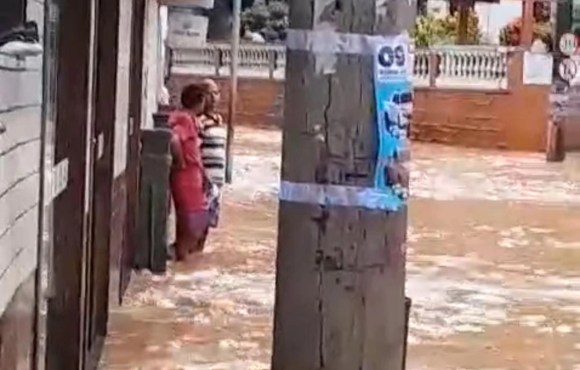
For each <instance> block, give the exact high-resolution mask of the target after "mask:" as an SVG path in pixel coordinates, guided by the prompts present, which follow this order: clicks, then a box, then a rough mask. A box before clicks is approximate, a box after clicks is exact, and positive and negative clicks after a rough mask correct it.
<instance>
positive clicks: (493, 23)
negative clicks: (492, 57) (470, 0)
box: [475, 0, 522, 44]
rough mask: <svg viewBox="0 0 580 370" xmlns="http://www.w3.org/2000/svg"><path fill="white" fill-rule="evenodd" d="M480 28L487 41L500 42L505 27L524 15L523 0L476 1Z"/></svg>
mask: <svg viewBox="0 0 580 370" xmlns="http://www.w3.org/2000/svg"><path fill="white" fill-rule="evenodd" d="M475 11H476V12H477V15H478V16H479V24H480V29H481V31H482V33H483V35H484V37H485V41H486V42H488V43H491V44H499V33H500V31H501V29H502V28H503V27H505V26H506V25H507V24H508V23H510V22H511V21H513V20H514V19H515V18H518V17H520V16H521V15H522V1H521V0H501V1H500V3H499V4H487V3H476V4H475Z"/></svg>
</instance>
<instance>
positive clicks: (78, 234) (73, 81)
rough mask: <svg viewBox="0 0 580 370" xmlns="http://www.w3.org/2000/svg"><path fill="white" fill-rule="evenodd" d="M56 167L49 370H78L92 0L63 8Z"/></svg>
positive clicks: (65, 2)
mask: <svg viewBox="0 0 580 370" xmlns="http://www.w3.org/2000/svg"><path fill="white" fill-rule="evenodd" d="M58 5H59V9H58V11H59V22H58V26H57V32H56V34H57V39H58V45H59V47H58V54H57V56H56V58H55V59H56V68H57V71H58V78H57V80H56V99H55V100H56V120H55V129H54V135H55V140H54V164H55V166H57V167H58V168H64V169H66V170H64V171H62V172H63V173H64V174H65V176H64V177H65V179H64V180H66V186H65V188H64V190H63V191H62V192H61V193H60V194H58V195H57V196H56V198H55V199H54V202H53V214H54V217H53V235H54V239H53V249H52V255H51V256H50V258H51V261H52V263H51V264H50V274H49V275H50V289H49V292H48V295H49V297H48V302H47V306H48V312H47V323H46V326H47V333H46V335H47V339H46V368H47V369H48V370H69V369H70V370H77V369H79V368H82V367H83V366H84V363H85V348H86V347H87V346H86V343H85V341H86V336H85V335H84V333H85V330H84V328H85V327H86V320H85V317H86V312H87V307H86V306H87V305H86V297H87V284H86V276H87V274H86V270H87V263H88V261H89V260H90V257H88V255H89V254H88V253H87V246H88V245H89V244H88V241H89V240H90V233H88V230H89V229H90V227H89V225H91V213H92V212H91V209H90V203H91V202H88V201H87V200H89V199H90V198H89V197H88V196H87V195H88V194H90V192H91V189H92V185H91V180H92V178H93V177H92V164H91V163H92V162H91V156H92V151H93V145H91V140H92V137H93V132H92V127H91V122H92V121H93V119H92V113H91V112H93V110H94V108H93V106H92V105H93V104H92V101H93V89H92V87H91V86H92V82H93V81H94V75H93V65H94V64H93V63H92V60H93V58H94V52H93V48H94V38H95V32H94V28H95V10H96V9H95V5H94V1H93V0H62V1H60V2H59V4H58Z"/></svg>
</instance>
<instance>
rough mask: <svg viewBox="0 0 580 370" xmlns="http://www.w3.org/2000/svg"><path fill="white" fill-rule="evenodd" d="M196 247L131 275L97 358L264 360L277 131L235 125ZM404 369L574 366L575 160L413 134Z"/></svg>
mask: <svg viewBox="0 0 580 370" xmlns="http://www.w3.org/2000/svg"><path fill="white" fill-rule="evenodd" d="M236 140H237V143H236V145H237V147H236V157H235V163H234V166H235V167H234V181H235V183H234V184H233V185H232V186H231V187H230V188H228V189H227V190H226V193H225V199H224V202H225V204H224V206H223V216H222V220H221V222H222V224H221V225H222V226H221V228H220V229H218V230H217V231H216V232H214V233H213V234H212V235H211V238H210V240H209V245H208V249H207V252H206V253H205V255H204V256H203V257H202V258H201V259H199V260H197V261H192V262H190V263H188V264H187V265H175V266H173V265H172V266H171V268H170V272H169V273H168V274H167V275H166V276H152V275H150V274H148V273H139V274H136V275H135V276H134V278H133V280H132V284H131V286H130V289H129V291H128V293H127V298H126V301H125V304H124V306H123V307H121V308H118V309H115V310H113V312H112V313H111V317H110V321H111V322H110V335H109V338H108V342H107V346H106V349H105V353H104V356H103V363H102V366H101V368H102V369H111V370H112V369H160V370H161V369H167V370H177V369H195V370H204V369H207V370H210V369H212V370H221V369H224V370H226V369H227V370H229V369H232V370H238V369H239V370H254V369H255V370H262V369H269V362H270V349H271V330H272V328H271V326H272V315H273V303H274V275H275V271H274V260H275V246H276V240H275V239H276V228H277V221H276V217H277V195H276V193H277V187H278V172H279V168H280V155H279V145H280V133H279V132H277V131H265V130H253V129H240V131H239V132H238V133H237V138H236ZM413 149H414V159H413V162H412V168H411V169H412V195H413V197H412V199H411V201H410V227H409V244H408V260H407V273H408V279H407V295H408V296H410V297H411V298H412V299H413V308H412V313H411V328H410V335H409V343H410V348H409V355H408V361H407V362H408V364H407V367H408V369H409V370H423V369H425V370H451V369H458V370H459V369H466V370H467V369H469V370H500V369H505V370H528V369H529V370H558V369H561V370H580V273H579V272H578V266H580V226H579V225H580V221H579V220H580V186H579V184H580V160H578V159H577V158H571V159H570V160H569V161H567V162H565V163H563V164H547V163H546V162H545V160H544V157H543V156H542V155H536V154H514V153H507V154H501V153H496V152H485V151H477V150H466V149H458V148H448V147H442V146H435V145H424V144H419V145H415V146H414V148H413Z"/></svg>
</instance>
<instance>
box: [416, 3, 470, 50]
mask: <svg viewBox="0 0 580 370" xmlns="http://www.w3.org/2000/svg"><path fill="white" fill-rule="evenodd" d="M458 29H459V14H458V13H457V12H456V13H455V14H453V15H447V16H445V17H442V18H441V17H435V16H434V15H432V14H427V15H422V16H420V17H418V18H417V22H416V23H415V27H414V28H413V30H412V31H411V36H412V37H413V38H414V40H415V45H416V46H418V47H427V46H432V45H445V44H447V45H449V44H455V43H456V41H457V36H458ZM480 40H481V32H480V30H479V18H478V17H477V13H475V11H473V10H471V11H470V12H469V17H468V24H467V41H468V43H469V44H471V45H477V44H479V43H480Z"/></svg>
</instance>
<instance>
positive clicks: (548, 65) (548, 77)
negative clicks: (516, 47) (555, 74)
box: [523, 51, 554, 85]
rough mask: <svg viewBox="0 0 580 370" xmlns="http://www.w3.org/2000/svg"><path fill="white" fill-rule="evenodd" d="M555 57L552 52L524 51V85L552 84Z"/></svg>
mask: <svg viewBox="0 0 580 370" xmlns="http://www.w3.org/2000/svg"><path fill="white" fill-rule="evenodd" d="M553 66H554V58H553V57H552V55H551V54H541V53H531V52H528V51H527V52H525V53H524V73H523V77H524V85H551V84H552V69H553Z"/></svg>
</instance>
